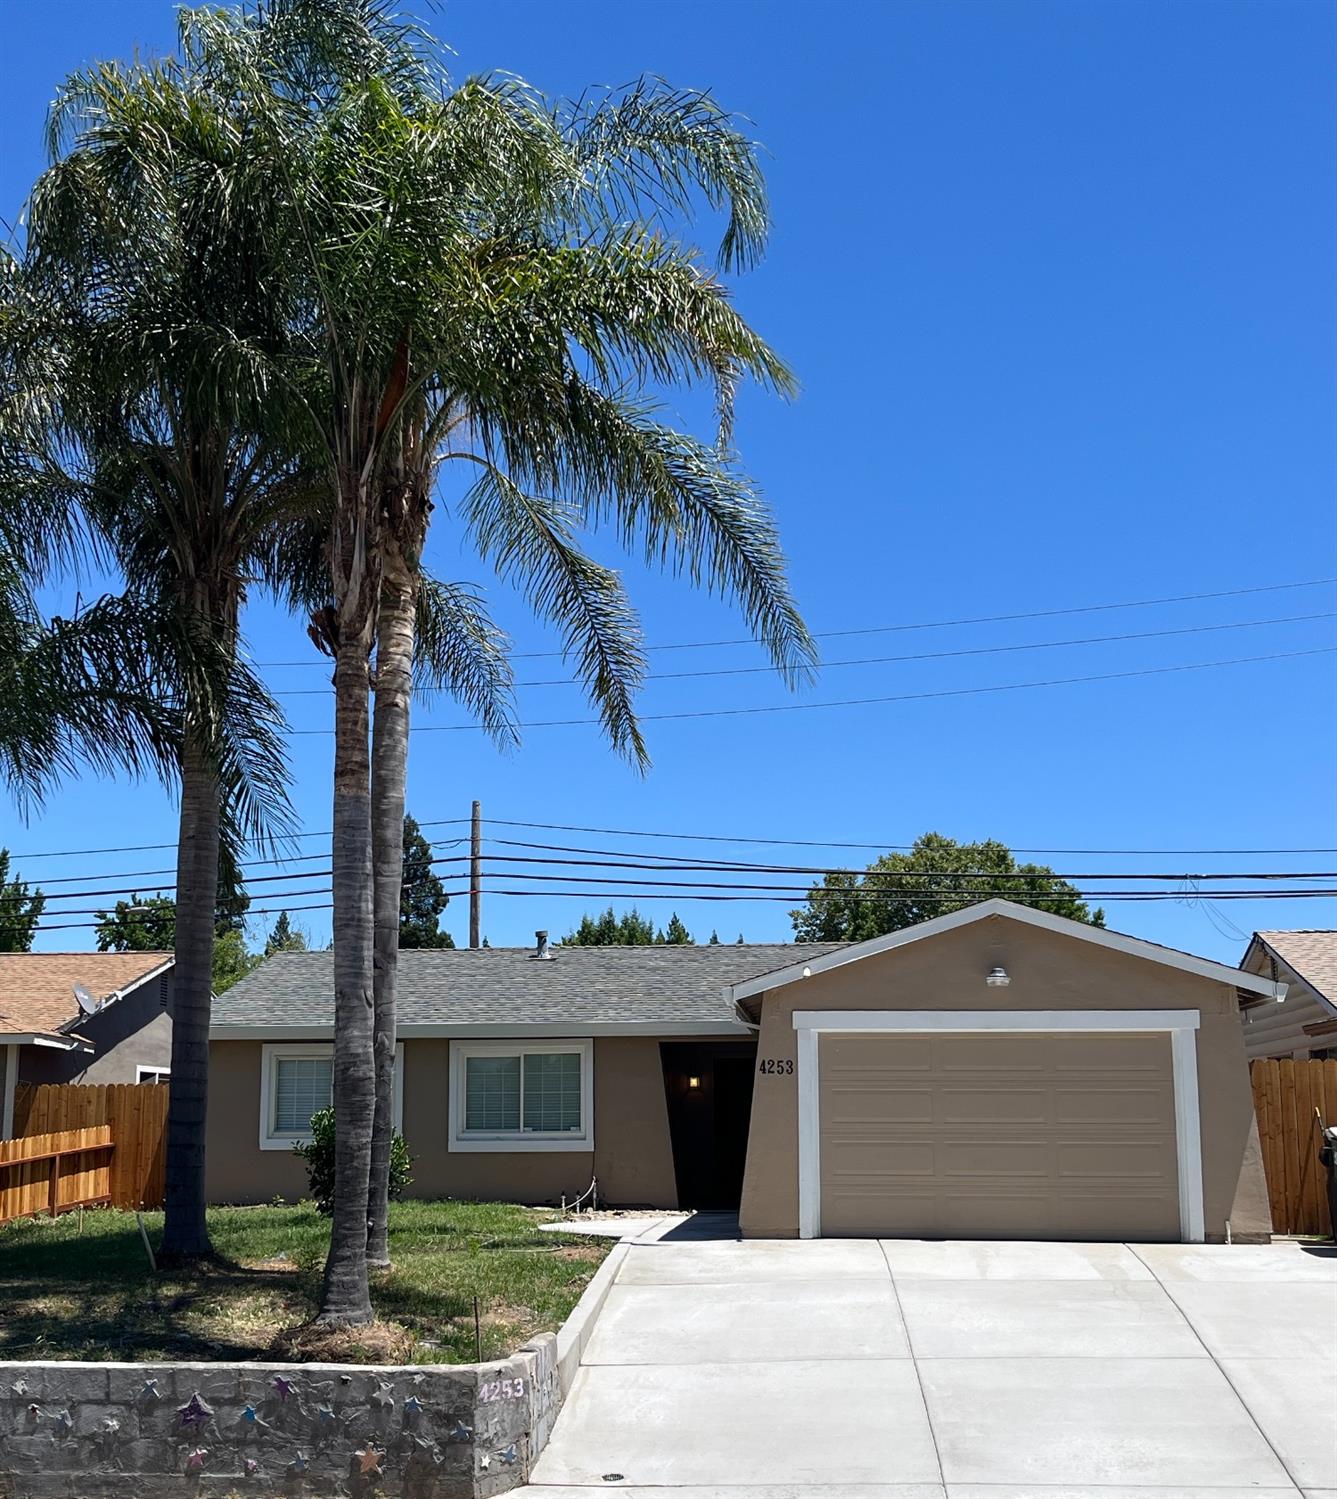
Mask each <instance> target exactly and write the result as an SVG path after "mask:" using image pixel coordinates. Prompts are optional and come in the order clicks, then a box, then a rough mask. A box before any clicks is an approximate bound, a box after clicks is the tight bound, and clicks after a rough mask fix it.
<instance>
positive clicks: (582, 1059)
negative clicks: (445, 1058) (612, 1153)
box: [450, 1041, 594, 1151]
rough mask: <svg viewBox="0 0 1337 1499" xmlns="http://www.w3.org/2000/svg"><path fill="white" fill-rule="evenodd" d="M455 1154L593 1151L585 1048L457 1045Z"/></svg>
mask: <svg viewBox="0 0 1337 1499" xmlns="http://www.w3.org/2000/svg"><path fill="white" fill-rule="evenodd" d="M451 1050H452V1053H453V1057H454V1066H453V1069H452V1088H451V1094H452V1104H451V1134H450V1148H451V1149H452V1150H462V1151H468V1150H479V1151H482V1150H497V1151H500V1150H592V1149H593V1148H594V1140H593V1118H592V1108H591V1087H592V1082H593V1070H594V1064H593V1056H594V1047H593V1043H592V1042H590V1041H544V1042H535V1043H534V1044H533V1045H528V1046H527V1045H523V1044H521V1043H519V1042H515V1041H455V1042H453V1043H452V1045H451Z"/></svg>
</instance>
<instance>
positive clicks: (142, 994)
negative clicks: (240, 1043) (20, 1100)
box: [0, 952, 173, 1139]
mask: <svg viewBox="0 0 1337 1499" xmlns="http://www.w3.org/2000/svg"><path fill="white" fill-rule="evenodd" d="M172 965H173V958H172V954H171V953H169V952H44V953H26V952H24V953H0V1139H6V1138H8V1137H9V1135H10V1134H12V1132H13V1120H14V1093H15V1089H16V1088H17V1086H18V1084H19V1083H140V1082H155V1083H156V1082H165V1081H166V1080H167V1077H168V1073H169V1071H170V1069H171V1065H172V995H171V974H172Z"/></svg>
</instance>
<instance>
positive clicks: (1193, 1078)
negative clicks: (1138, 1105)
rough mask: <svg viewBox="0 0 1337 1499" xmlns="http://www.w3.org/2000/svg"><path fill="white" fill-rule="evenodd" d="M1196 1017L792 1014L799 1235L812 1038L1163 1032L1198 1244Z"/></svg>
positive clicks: (813, 1105)
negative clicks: (833, 1035)
mask: <svg viewBox="0 0 1337 1499" xmlns="http://www.w3.org/2000/svg"><path fill="white" fill-rule="evenodd" d="M1201 1019H1202V1016H1201V1013H1200V1012H1199V1011H1198V1010H795V1011H794V1029H795V1031H797V1032H798V1079H797V1081H798V1233H799V1238H800V1239H817V1238H820V1237H821V1232H822V1227H821V1225H822V1187H821V1153H822V1131H821V1122H820V1117H819V1112H818V1088H819V1083H818V1071H817V1057H818V1038H819V1037H820V1036H822V1035H826V1034H830V1033H832V1032H844V1033H846V1034H848V1033H850V1032H855V1033H863V1034H865V1035H873V1034H879V1033H885V1032H888V1031H901V1032H921V1033H922V1032H935V1031H936V1032H948V1031H951V1032H961V1033H966V1032H975V1033H978V1032H981V1031H1007V1032H1013V1033H1015V1032H1018V1031H1045V1032H1054V1031H1095V1032H1103V1033H1106V1034H1108V1033H1110V1032H1113V1031H1142V1032H1146V1031H1165V1032H1168V1034H1169V1037H1170V1058H1171V1062H1172V1064H1173V1069H1174V1090H1175V1154H1176V1156H1177V1158H1178V1175H1179V1232H1180V1235H1181V1237H1182V1238H1183V1240H1184V1242H1185V1243H1187V1244H1200V1243H1202V1240H1203V1232H1204V1215H1203V1205H1202V1130H1201V1126H1200V1123H1199V1119H1198V1047H1197V1042H1196V1040H1195V1038H1194V1034H1193V1033H1194V1031H1196V1030H1197V1029H1198V1026H1199V1024H1200V1022H1201Z"/></svg>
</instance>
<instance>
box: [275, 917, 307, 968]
mask: <svg viewBox="0 0 1337 1499" xmlns="http://www.w3.org/2000/svg"><path fill="white" fill-rule="evenodd" d="M310 945H311V939H310V938H309V937H308V936H307V934H306V932H304V931H303V930H302V928H301V927H300V926H294V925H293V924H292V922H291V921H290V920H289V919H288V913H287V912H286V911H280V912H279V914H278V920H277V921H275V923H274V926H273V929H272V930H271V932H270V934H269V936H268V937H266V938H265V957H267V958H272V957H273V956H274V954H275V953H276V952H305V951H306V950H307V948H308V947H310Z"/></svg>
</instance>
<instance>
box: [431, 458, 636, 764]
mask: <svg viewBox="0 0 1337 1499" xmlns="http://www.w3.org/2000/svg"><path fill="white" fill-rule="evenodd" d="M461 514H462V517H463V519H464V523H465V526H466V528H467V530H468V532H469V535H470V538H471V540H472V541H473V543H474V545H475V546H476V547H477V549H478V551H479V554H480V555H481V556H483V557H485V558H486V559H487V560H488V561H490V562H491V563H492V565H493V566H494V567H495V568H496V570H497V573H498V575H499V576H500V577H501V578H503V579H506V580H508V581H512V582H514V583H515V584H516V585H517V586H518V587H519V588H520V589H521V590H522V591H523V592H524V595H525V598H526V599H527V600H528V602H529V604H530V606H531V607H532V608H533V609H534V611H535V613H537V614H538V615H539V616H540V617H541V618H543V619H546V620H549V621H551V622H552V623H553V624H555V625H556V626H557V628H558V629H559V631H560V632H561V636H562V648H563V651H564V653H565V655H566V657H567V659H568V660H569V661H572V662H573V663H574V666H575V669H576V672H577V674H578V675H579V677H580V679H581V681H582V682H583V683H584V684H585V691H586V694H587V696H588V698H589V701H590V703H591V704H592V706H593V707H594V709H595V711H596V712H597V713H598V715H599V721H600V722H601V723H602V725H603V728H604V732H605V733H606V734H607V735H608V738H609V741H610V743H611V744H612V745H613V747H614V749H616V750H617V751H618V752H619V753H621V754H625V755H626V756H627V757H628V758H629V759H630V760H631V761H632V762H633V763H634V764H636V765H637V766H639V767H641V768H642V769H644V768H645V767H647V766H648V765H649V763H650V758H649V755H648V753H647V751H646V747H645V740H644V738H643V736H642V734H641V729H640V725H639V723H638V722H637V720H636V712H635V706H634V699H635V694H636V691H637V689H638V688H639V687H640V685H641V683H642V681H643V680H644V678H645V672H646V662H645V655H644V651H643V649H642V645H641V630H640V624H639V621H638V620H637V618H636V614H635V611H634V610H633V609H632V607H631V603H630V601H629V600H628V598H627V595H626V592H625V590H624V589H623V587H622V581H621V579H620V578H619V577H618V575H617V573H615V572H614V571H612V569H610V568H607V567H603V566H602V565H601V564H599V563H597V562H595V561H594V560H593V559H592V558H590V557H587V556H586V555H585V554H584V553H583V552H581V551H580V549H579V548H578V547H577V546H576V545H575V543H574V540H573V537H574V529H573V528H574V523H575V521H576V520H577V519H578V514H577V512H575V511H574V510H573V509H572V508H571V507H570V506H567V505H564V504H561V503H559V502H557V501H554V500H550V499H545V498H544V497H542V496H539V495H532V494H527V493H526V492H525V491H524V490H523V489H521V488H520V486H519V485H518V484H516V483H515V482H514V480H512V479H511V478H510V476H509V475H507V474H506V473H504V472H502V470H500V469H498V468H497V467H496V466H495V465H493V464H490V463H487V464H484V465H483V466H482V467H481V469H480V472H479V476H478V478H477V479H476V480H475V482H474V483H473V485H472V486H471V487H470V489H469V492H468V494H467V495H466V496H465V498H464V500H463V502H462V504H461Z"/></svg>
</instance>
